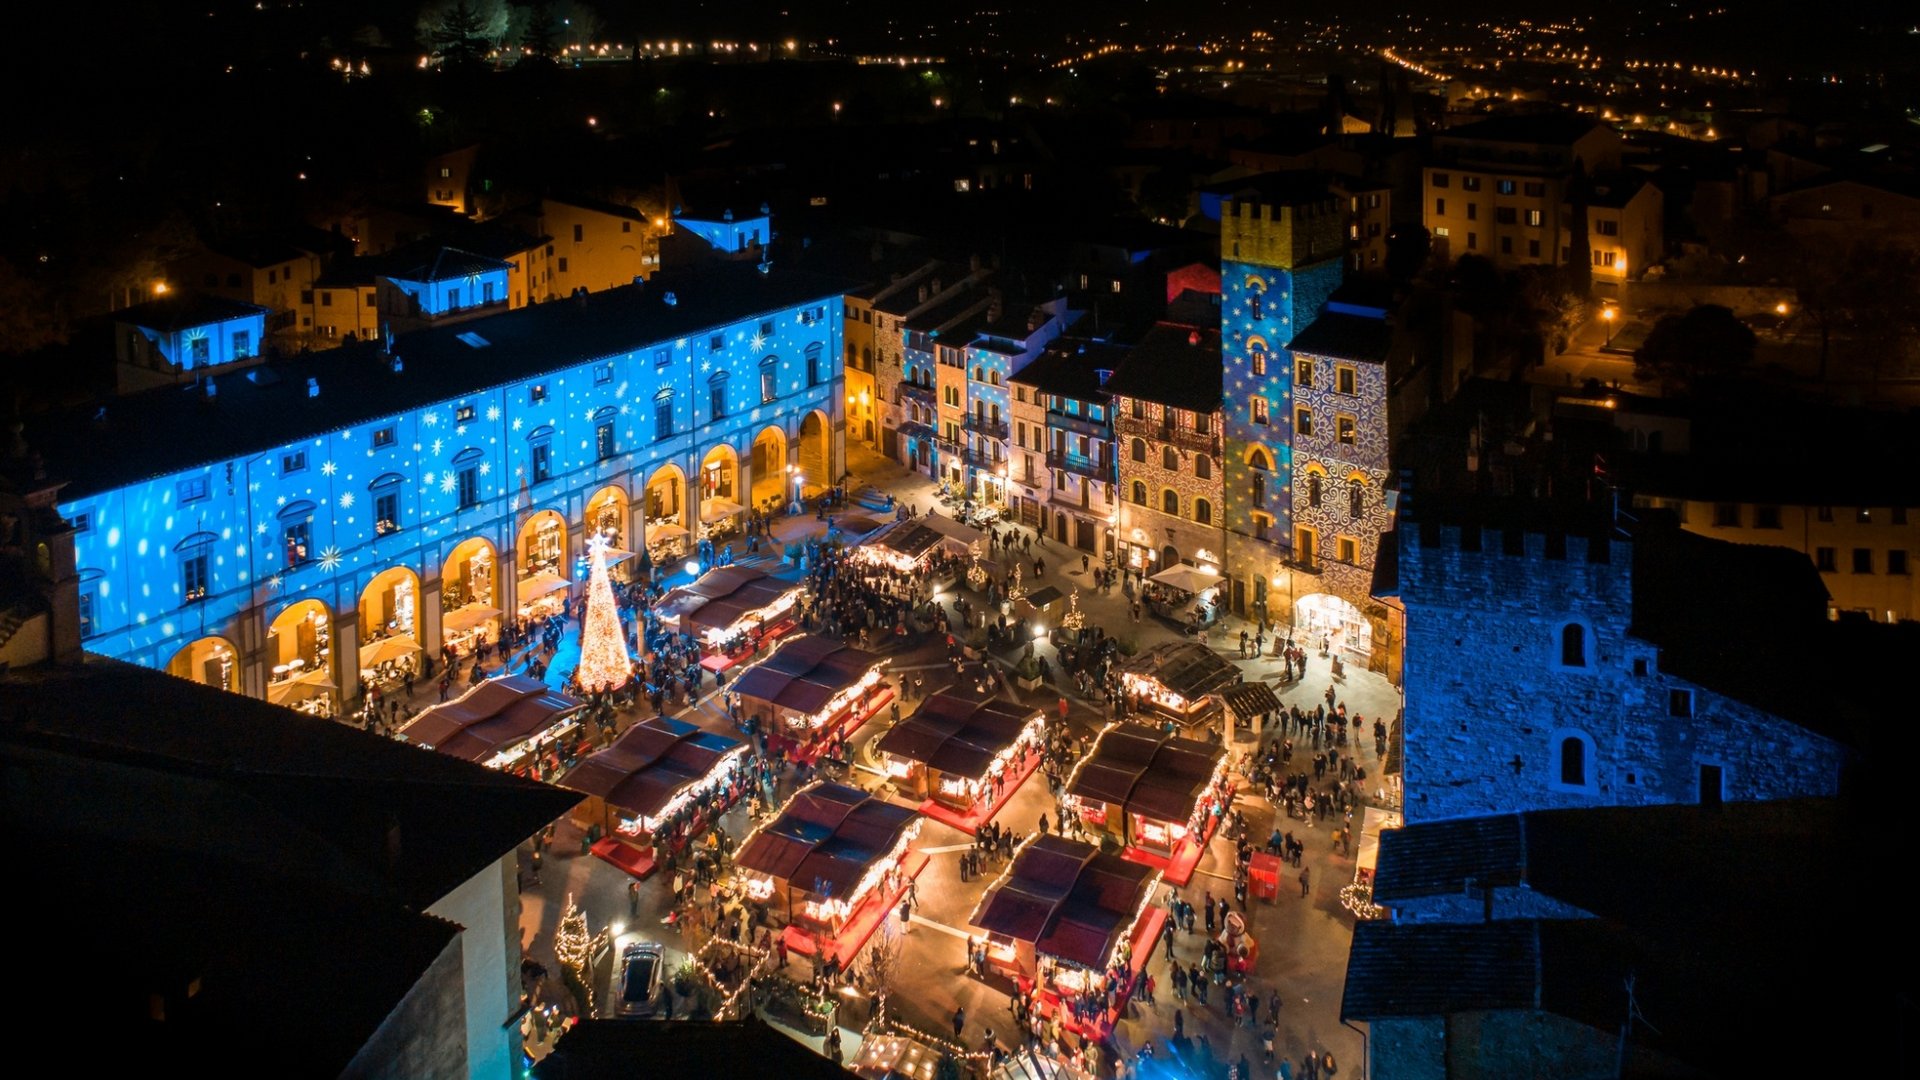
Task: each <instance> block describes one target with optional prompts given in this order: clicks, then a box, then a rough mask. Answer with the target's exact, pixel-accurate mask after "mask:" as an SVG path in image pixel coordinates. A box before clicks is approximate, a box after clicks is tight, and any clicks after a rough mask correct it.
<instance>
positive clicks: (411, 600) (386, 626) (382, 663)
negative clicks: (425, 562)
mask: <svg viewBox="0 0 1920 1080" xmlns="http://www.w3.org/2000/svg"><path fill="white" fill-rule="evenodd" d="M359 615H360V681H361V682H363V683H367V684H370V685H375V686H381V685H387V684H390V683H393V682H396V681H398V680H400V679H402V678H404V677H405V674H406V671H407V668H408V665H413V666H415V667H416V668H417V666H418V664H419V662H420V661H419V652H420V575H418V574H416V573H414V572H413V571H412V570H409V569H407V568H406V567H404V566H394V567H389V568H387V569H385V570H382V571H381V572H380V573H378V574H376V575H374V578H373V580H372V581H369V582H367V587H366V588H364V589H362V590H360V610H359Z"/></svg>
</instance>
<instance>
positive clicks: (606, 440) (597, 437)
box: [593, 420, 619, 461]
mask: <svg viewBox="0 0 1920 1080" xmlns="http://www.w3.org/2000/svg"><path fill="white" fill-rule="evenodd" d="M593 449H594V452H595V453H596V454H598V455H599V456H600V460H601V461H605V460H607V459H608V458H610V457H612V456H613V455H614V454H616V453H618V452H619V451H618V446H617V444H616V443H615V441H614V437H613V421H612V420H602V421H600V422H599V423H597V424H595V425H593Z"/></svg>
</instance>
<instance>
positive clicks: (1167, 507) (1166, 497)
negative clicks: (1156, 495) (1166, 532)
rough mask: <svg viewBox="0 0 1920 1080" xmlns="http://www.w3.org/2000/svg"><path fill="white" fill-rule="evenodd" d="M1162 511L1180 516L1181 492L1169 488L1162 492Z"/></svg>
mask: <svg viewBox="0 0 1920 1080" xmlns="http://www.w3.org/2000/svg"><path fill="white" fill-rule="evenodd" d="M1160 512H1161V513H1163V514H1167V515H1170V516H1172V517H1179V516H1180V493H1179V492H1177V491H1174V490H1173V489H1172V488H1168V489H1167V490H1166V491H1163V492H1161V493H1160Z"/></svg>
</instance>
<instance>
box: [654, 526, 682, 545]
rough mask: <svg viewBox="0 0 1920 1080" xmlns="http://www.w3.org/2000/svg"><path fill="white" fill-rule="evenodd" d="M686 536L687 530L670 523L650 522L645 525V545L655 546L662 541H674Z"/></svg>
mask: <svg viewBox="0 0 1920 1080" xmlns="http://www.w3.org/2000/svg"><path fill="white" fill-rule="evenodd" d="M685 535H687V530H685V529H683V528H681V527H680V526H678V525H675V524H674V523H673V522H671V521H656V522H650V523H648V525H647V543H648V544H657V543H659V542H660V541H662V540H674V539H677V538H679V537H682V536H685Z"/></svg>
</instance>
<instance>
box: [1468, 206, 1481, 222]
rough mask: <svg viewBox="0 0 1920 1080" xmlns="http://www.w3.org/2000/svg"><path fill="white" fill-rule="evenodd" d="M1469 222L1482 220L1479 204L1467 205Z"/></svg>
mask: <svg viewBox="0 0 1920 1080" xmlns="http://www.w3.org/2000/svg"><path fill="white" fill-rule="evenodd" d="M1467 220H1468V221H1479V220H1480V204H1479V203H1468V204H1467Z"/></svg>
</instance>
